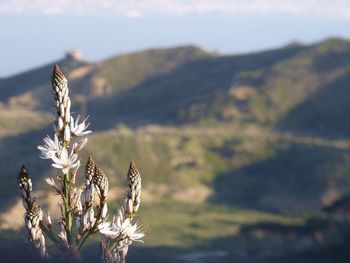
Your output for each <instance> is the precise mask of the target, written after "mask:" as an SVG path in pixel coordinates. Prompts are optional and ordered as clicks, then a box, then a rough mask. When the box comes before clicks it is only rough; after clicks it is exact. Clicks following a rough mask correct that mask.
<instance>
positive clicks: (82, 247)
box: [78, 231, 91, 252]
mask: <svg viewBox="0 0 350 263" xmlns="http://www.w3.org/2000/svg"><path fill="white" fill-rule="evenodd" d="M90 235H91V231H89V232H87V233H86V235H85V236H84V237H83V239H82V240H81V242H80V244H79V246H78V251H79V252H81V251H82V250H83V249H84V247H85V245H86V242H87V241H88V240H89V237H90Z"/></svg>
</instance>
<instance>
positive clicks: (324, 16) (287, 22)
mask: <svg viewBox="0 0 350 263" xmlns="http://www.w3.org/2000/svg"><path fill="white" fill-rule="evenodd" d="M331 36H332V37H333V36H338V37H343V38H350V0H249V1H247V0H50V1H48V0H0V59H1V60H0V76H8V75H11V74H14V73H18V72H21V71H24V70H26V69H30V68H32V67H34V66H39V65H42V64H45V63H50V62H52V61H55V60H56V59H59V58H61V57H62V56H63V54H64V52H65V50H67V49H71V48H77V49H79V50H81V51H82V53H83V54H84V56H85V57H86V59H88V60H92V61H96V60H99V59H103V58H106V57H109V56H112V55H115V54H119V53H125V52H129V51H134V50H139V49H144V48H150V47H167V46H177V45H186V44H196V45H199V46H201V47H203V48H205V49H208V50H216V51H219V52H221V53H242V52H250V51H256V50H261V49H267V48H274V47H278V46H280V45H284V44H287V43H289V42H292V41H301V42H305V43H310V42H315V41H320V40H322V39H324V38H327V37H331Z"/></svg>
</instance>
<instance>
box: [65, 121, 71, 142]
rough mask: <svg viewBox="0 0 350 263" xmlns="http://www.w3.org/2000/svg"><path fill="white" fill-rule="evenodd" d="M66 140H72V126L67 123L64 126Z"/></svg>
mask: <svg viewBox="0 0 350 263" xmlns="http://www.w3.org/2000/svg"><path fill="white" fill-rule="evenodd" d="M64 140H65V141H66V142H69V141H70V128H69V126H68V125H66V126H65V127H64Z"/></svg>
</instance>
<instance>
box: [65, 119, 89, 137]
mask: <svg viewBox="0 0 350 263" xmlns="http://www.w3.org/2000/svg"><path fill="white" fill-rule="evenodd" d="M70 118H71V120H70V130H71V132H72V134H73V135H75V136H85V135H87V134H89V133H91V131H84V130H85V129H87V128H88V127H89V125H90V123H88V124H85V122H86V121H87V119H88V118H86V119H85V120H83V121H82V123H80V124H79V120H80V115H78V116H77V118H76V120H75V122H74V119H73V117H70Z"/></svg>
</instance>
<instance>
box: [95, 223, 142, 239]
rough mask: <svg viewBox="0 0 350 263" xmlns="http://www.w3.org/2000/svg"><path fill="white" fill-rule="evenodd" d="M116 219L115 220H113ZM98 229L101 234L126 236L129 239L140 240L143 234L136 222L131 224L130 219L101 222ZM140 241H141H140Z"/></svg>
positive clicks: (113, 236)
mask: <svg viewBox="0 0 350 263" xmlns="http://www.w3.org/2000/svg"><path fill="white" fill-rule="evenodd" d="M115 221H117V222H115ZM98 229H99V231H100V233H101V234H103V235H105V236H107V237H109V238H112V239H115V238H117V237H122V238H123V239H125V238H127V239H128V240H129V241H131V242H132V241H141V240H140V239H141V238H143V237H144V236H145V235H144V234H143V233H142V232H141V230H140V228H139V226H138V225H137V224H134V225H133V224H131V221H130V219H126V220H124V222H121V221H120V220H115V218H114V219H113V222H107V221H105V222H102V223H100V224H99V226H98ZM141 242H142V241H141Z"/></svg>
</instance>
